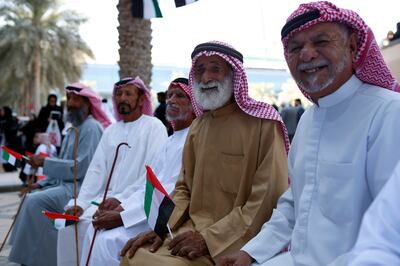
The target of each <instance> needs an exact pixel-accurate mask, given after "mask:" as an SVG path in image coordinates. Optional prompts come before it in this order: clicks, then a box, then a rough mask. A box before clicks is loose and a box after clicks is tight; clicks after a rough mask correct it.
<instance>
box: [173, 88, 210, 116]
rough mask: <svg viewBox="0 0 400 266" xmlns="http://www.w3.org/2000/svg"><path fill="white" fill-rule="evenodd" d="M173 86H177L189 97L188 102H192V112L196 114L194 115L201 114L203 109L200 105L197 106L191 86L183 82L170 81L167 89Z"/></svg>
mask: <svg viewBox="0 0 400 266" xmlns="http://www.w3.org/2000/svg"><path fill="white" fill-rule="evenodd" d="M174 86H178V87H179V88H181V89H182V90H183V91H184V92H185V93H186V95H187V96H188V97H189V100H190V103H191V104H192V107H193V112H194V114H195V115H196V117H199V116H201V115H202V114H203V111H202V110H201V108H200V106H198V105H197V104H196V101H195V99H194V95H193V91H192V89H191V87H190V86H189V85H187V84H185V83H183V82H176V81H172V82H171V84H170V85H169V87H168V89H170V88H172V87H174Z"/></svg>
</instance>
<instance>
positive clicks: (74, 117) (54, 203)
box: [9, 83, 109, 266]
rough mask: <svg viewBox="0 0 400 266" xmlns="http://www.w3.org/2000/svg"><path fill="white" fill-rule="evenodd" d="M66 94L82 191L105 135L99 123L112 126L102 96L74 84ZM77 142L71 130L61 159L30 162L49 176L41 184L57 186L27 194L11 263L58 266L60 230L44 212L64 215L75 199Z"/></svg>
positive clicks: (15, 230)
mask: <svg viewBox="0 0 400 266" xmlns="http://www.w3.org/2000/svg"><path fill="white" fill-rule="evenodd" d="M65 91H66V93H67V108H68V121H69V122H71V123H72V125H73V126H75V127H76V128H77V129H78V145H77V151H76V155H77V156H76V165H77V175H76V178H77V186H78V189H79V187H80V185H81V183H82V181H83V178H84V176H85V173H86V170H87V169H88V167H89V163H90V161H91V159H92V157H93V154H94V152H95V150H96V147H97V144H98V143H99V141H100V138H101V135H102V133H103V127H102V126H101V125H100V123H99V122H98V121H100V122H102V123H103V126H104V127H106V126H108V125H109V121H108V119H107V116H106V115H105V113H103V111H101V107H100V103H101V99H100V97H98V96H97V94H95V93H94V91H92V90H91V89H90V88H89V87H86V86H84V85H83V84H79V83H74V84H72V85H70V86H67V87H66V88H65ZM96 120H98V121H96ZM74 142H75V134H74V130H70V131H68V134H67V135H66V136H65V138H64V140H63V142H62V146H61V154H60V158H59V159H58V158H44V157H41V156H40V155H33V156H32V157H30V161H29V163H30V164H31V165H32V166H33V167H34V168H38V167H41V166H42V167H43V174H45V175H47V178H46V179H44V180H41V181H39V182H38V184H39V185H40V186H43V187H45V186H46V184H47V183H51V184H54V183H55V182H54V180H58V185H56V186H52V187H49V188H47V189H41V190H38V191H36V192H34V193H32V194H29V195H27V197H26V199H25V202H24V204H23V205H22V208H21V211H20V213H19V215H18V217H17V219H16V222H15V225H14V228H13V232H12V235H11V238H10V244H11V245H12V249H11V252H10V256H9V260H10V261H13V262H16V263H19V264H24V265H29V266H36V265H37V266H43V265H56V264H57V259H56V254H57V253H56V246H57V230H56V229H55V228H54V226H53V225H52V224H51V222H50V221H49V220H48V218H46V217H45V216H43V215H42V211H44V210H47V211H52V212H58V213H62V212H63V211H64V206H65V204H66V203H67V202H68V201H69V200H70V199H71V198H73V196H74V194H73V191H74V189H73V186H74V183H73V180H74Z"/></svg>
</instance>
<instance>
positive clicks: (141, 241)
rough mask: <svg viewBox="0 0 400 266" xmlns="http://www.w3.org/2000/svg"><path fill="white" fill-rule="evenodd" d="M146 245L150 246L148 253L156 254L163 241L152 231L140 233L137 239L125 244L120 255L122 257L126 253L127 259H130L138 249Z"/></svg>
mask: <svg viewBox="0 0 400 266" xmlns="http://www.w3.org/2000/svg"><path fill="white" fill-rule="evenodd" d="M148 243H150V244H152V245H151V246H150V248H149V251H150V252H156V251H157V250H158V249H159V248H160V247H161V245H162V243H163V240H162V239H161V237H159V236H158V235H157V234H156V233H155V232H154V231H147V232H144V233H141V234H139V235H138V236H137V237H135V238H131V239H129V240H128V242H126V244H125V246H124V248H123V249H122V250H121V254H120V255H121V257H123V256H125V255H126V254H127V253H128V257H129V258H132V257H133V256H134V255H135V253H136V251H137V250H138V249H139V248H140V247H142V246H144V245H145V244H148Z"/></svg>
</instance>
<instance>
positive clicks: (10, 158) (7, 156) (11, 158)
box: [1, 146, 24, 167]
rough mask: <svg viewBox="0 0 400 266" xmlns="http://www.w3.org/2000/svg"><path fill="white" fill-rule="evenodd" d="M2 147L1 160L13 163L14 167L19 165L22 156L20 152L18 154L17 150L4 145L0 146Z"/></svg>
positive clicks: (20, 164)
mask: <svg viewBox="0 0 400 266" xmlns="http://www.w3.org/2000/svg"><path fill="white" fill-rule="evenodd" d="M1 148H2V149H3V155H2V156H3V160H4V161H6V162H7V163H9V164H12V165H14V166H15V167H21V166H22V163H21V160H22V158H24V156H23V155H22V154H19V153H18V152H15V151H13V150H11V149H9V148H7V147H5V146H1Z"/></svg>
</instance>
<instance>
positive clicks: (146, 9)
mask: <svg viewBox="0 0 400 266" xmlns="http://www.w3.org/2000/svg"><path fill="white" fill-rule="evenodd" d="M132 16H133V17H134V18H144V19H150V18H162V14H161V9H160V6H159V5H158V0H132Z"/></svg>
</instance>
